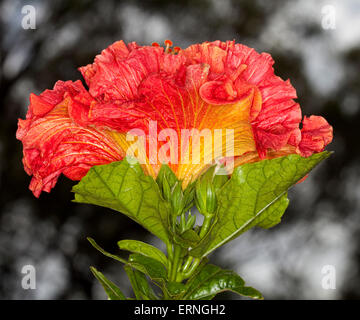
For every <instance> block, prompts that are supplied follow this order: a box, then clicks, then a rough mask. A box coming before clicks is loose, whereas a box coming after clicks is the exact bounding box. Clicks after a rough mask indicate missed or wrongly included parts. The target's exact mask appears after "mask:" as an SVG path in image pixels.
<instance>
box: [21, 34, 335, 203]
mask: <svg viewBox="0 0 360 320" xmlns="http://www.w3.org/2000/svg"><path fill="white" fill-rule="evenodd" d="M171 46H172V43H171V41H168V40H167V41H165V48H163V47H160V46H159V45H158V44H153V45H152V46H140V45H138V44H136V43H135V42H132V43H130V44H128V45H126V44H125V43H124V42H123V41H117V42H115V43H114V44H112V45H110V46H109V47H108V48H107V49H105V50H103V51H102V53H101V54H100V55H98V56H96V58H95V61H94V63H93V64H89V65H87V66H84V67H81V68H79V70H80V72H81V73H82V75H83V77H84V79H85V82H86V85H87V88H86V87H85V86H84V85H83V83H82V82H81V81H80V80H77V81H75V82H72V81H66V82H63V81H58V82H57V83H56V84H55V86H54V88H53V89H52V90H45V91H44V92H43V93H41V94H40V95H35V94H31V95H30V105H29V109H28V112H27V115H26V119H25V120H22V119H19V123H18V130H17V138H18V139H19V140H21V141H22V143H23V164H24V168H25V170H26V172H27V173H28V174H29V175H32V180H31V183H30V189H31V190H32V192H33V193H34V195H35V196H36V197H39V195H40V194H41V192H42V191H46V192H49V191H50V190H51V188H53V187H54V185H55V184H56V182H57V179H58V177H59V176H60V175H61V174H64V175H65V176H66V177H68V178H70V179H72V180H80V179H81V178H82V177H83V176H84V175H86V173H87V172H88V170H89V169H90V168H91V167H92V166H94V165H99V164H106V163H110V162H113V161H119V160H121V159H123V158H124V157H125V156H126V154H127V152H128V150H129V148H131V146H132V145H133V143H134V140H135V139H136V137H135V136H136V135H137V134H136V132H141V133H143V136H144V139H143V142H144V143H143V144H140V145H141V146H143V148H138V150H137V153H136V154H135V155H137V156H138V157H140V155H142V156H143V157H144V158H145V161H144V162H142V167H143V170H144V172H145V173H146V174H149V175H151V176H153V177H156V176H157V174H158V172H159V169H160V166H161V164H162V162H163V161H162V159H161V157H159V154H161V152H163V153H164V157H165V156H166V154H167V153H170V154H172V152H173V154H175V155H177V157H176V159H175V160H176V161H175V160H174V158H173V157H172V156H171V157H170V160H169V161H168V164H169V166H170V168H171V169H172V170H173V171H174V173H175V174H176V176H177V177H178V178H179V179H180V180H182V181H183V187H185V186H186V185H187V184H188V183H189V182H190V181H192V180H193V179H195V178H197V177H198V176H199V175H200V174H201V173H202V172H203V171H204V170H205V169H206V168H207V167H208V166H209V165H210V164H211V163H210V162H209V161H200V162H198V161H194V154H195V150H200V156H201V159H203V160H204V159H205V158H207V159H210V160H211V161H213V162H214V161H215V160H219V159H218V158H219V155H220V161H221V158H222V160H224V159H226V158H227V156H228V153H226V149H227V145H226V143H225V140H226V139H223V138H224V137H225V136H226V135H227V132H232V135H233V137H232V145H231V148H230V149H231V150H230V151H231V157H233V159H234V164H235V166H238V165H241V164H244V163H247V162H255V161H261V160H263V159H271V158H276V157H280V156H285V155H289V154H295V153H297V154H300V155H301V156H304V157H308V156H310V155H312V154H313V153H317V152H321V151H323V150H324V148H325V146H326V145H327V144H329V143H330V142H331V140H332V136H333V131H332V127H331V126H330V125H329V124H328V123H327V121H326V120H325V119H324V118H322V117H320V116H310V117H308V118H307V117H305V118H304V120H303V121H301V120H302V115H301V109H300V106H299V104H298V103H296V102H295V101H294V99H296V97H297V96H296V91H295V89H294V88H293V86H292V85H291V84H290V81H289V80H287V81H284V80H282V79H281V78H280V77H278V76H276V75H275V74H274V69H273V67H272V65H273V63H274V61H273V59H272V58H271V56H270V55H269V54H267V53H261V54H259V53H257V52H256V51H255V50H254V49H252V48H249V47H247V46H245V45H242V44H237V43H235V41H227V42H221V41H214V42H204V43H201V44H194V45H191V46H190V47H188V48H186V49H180V48H177V47H176V48H174V49H173V50H171ZM151 122H153V123H156V128H155V129H154V130H155V131H156V134H157V135H156V136H158V134H160V135H159V139H157V140H156V141H153V140H154V139H153V138H152V135H151V132H150V131H151V126H150V125H149V124H150V123H151ZM301 127H302V128H301ZM204 129H205V130H207V132H209V133H210V135H211V136H212V140H211V148H210V149H209V150H211V151H207V148H205V142H202V140H201V137H200V136H199V132H200V133H202V132H203V130H204ZM162 130H170V131H168V132H170V133H171V132H172V133H173V132H175V135H176V136H175V137H171V135H170V134H168V135H167V134H165V135H163V136H162V137H161V133H160V132H161V131H162ZM184 130H185V131H186V130H188V131H187V132H188V136H189V140H188V141H191V142H192V143H191V144H190V143H188V144H184V143H180V142H183V141H182V140H181V139H182V133H183V132H184ZM216 130H220V133H219V131H216ZM227 130H228V131H227ZM229 130H230V131H229ZM216 132H217V133H218V134H219V135H220V138H221V139H220V141H221V143H220V144H219V143H216V139H215V138H214V136H216ZM140 136H141V134H140V135H138V137H137V139H140ZM129 137H133V139H129ZM174 141H175V142H176V143H175V142H174ZM164 146H167V148H165V149H164ZM154 151H155V152H154ZM174 151H176V152H174ZM179 155H180V156H179ZM179 157H180V159H179ZM184 159H188V160H190V161H184Z"/></svg>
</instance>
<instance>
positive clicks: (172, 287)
mask: <svg viewBox="0 0 360 320" xmlns="http://www.w3.org/2000/svg"><path fill="white" fill-rule="evenodd" d="M166 290H167V292H168V294H169V295H170V296H171V299H172V300H179V299H180V297H181V296H182V295H183V294H184V293H185V291H186V286H185V284H183V283H181V282H174V281H170V282H168V283H167V284H166Z"/></svg>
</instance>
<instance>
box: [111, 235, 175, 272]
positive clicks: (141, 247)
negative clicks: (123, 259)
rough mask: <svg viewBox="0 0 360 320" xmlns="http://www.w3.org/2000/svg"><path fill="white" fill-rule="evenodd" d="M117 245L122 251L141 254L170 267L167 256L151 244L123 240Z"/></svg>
mask: <svg viewBox="0 0 360 320" xmlns="http://www.w3.org/2000/svg"><path fill="white" fill-rule="evenodd" d="M117 244H118V246H119V248H120V249H121V250H127V251H131V252H134V253H140V254H142V255H143V256H146V257H150V258H153V259H155V260H157V261H159V262H161V263H162V264H163V265H164V266H165V267H167V266H168V260H167V258H166V256H165V254H164V253H163V252H162V251H160V250H159V249H158V248H155V247H154V246H152V245H150V244H147V243H144V242H142V241H137V240H121V241H119V242H118V243H117Z"/></svg>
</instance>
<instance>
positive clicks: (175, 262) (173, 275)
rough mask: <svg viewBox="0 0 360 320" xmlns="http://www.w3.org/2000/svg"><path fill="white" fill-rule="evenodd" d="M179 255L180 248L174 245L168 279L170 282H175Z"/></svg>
mask: <svg viewBox="0 0 360 320" xmlns="http://www.w3.org/2000/svg"><path fill="white" fill-rule="evenodd" d="M180 255H181V247H180V246H178V245H174V258H173V261H172V264H171V269H170V279H169V280H170V281H176V274H177V271H178V268H179V263H180Z"/></svg>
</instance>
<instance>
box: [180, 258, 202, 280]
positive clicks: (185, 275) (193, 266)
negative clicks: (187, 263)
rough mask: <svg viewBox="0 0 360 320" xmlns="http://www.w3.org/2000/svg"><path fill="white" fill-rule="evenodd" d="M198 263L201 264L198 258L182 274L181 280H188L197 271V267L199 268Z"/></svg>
mask: <svg viewBox="0 0 360 320" xmlns="http://www.w3.org/2000/svg"><path fill="white" fill-rule="evenodd" d="M200 262H201V259H200V258H195V259H194V262H193V263H192V265H191V267H190V269H189V270H188V271H187V272H185V273H184V274H183V278H190V277H191V276H192V275H193V273H194V272H195V270H196V269H197V267H198V266H199V264H200Z"/></svg>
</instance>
